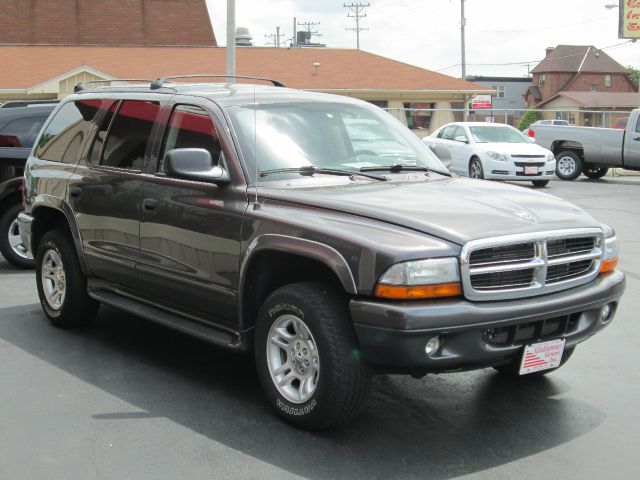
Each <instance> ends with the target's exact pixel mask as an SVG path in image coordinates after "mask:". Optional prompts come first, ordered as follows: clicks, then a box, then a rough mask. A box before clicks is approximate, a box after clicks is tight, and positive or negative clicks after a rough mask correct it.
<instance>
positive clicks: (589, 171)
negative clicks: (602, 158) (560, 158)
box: [582, 166, 609, 180]
mask: <svg viewBox="0 0 640 480" xmlns="http://www.w3.org/2000/svg"><path fill="white" fill-rule="evenodd" d="M608 171H609V169H608V168H607V167H600V168H598V167H590V166H586V167H584V171H583V172H582V173H583V174H584V176H585V177H587V178H590V179H591V180H598V179H599V178H602V177H604V176H605V175H606V174H607V172H608Z"/></svg>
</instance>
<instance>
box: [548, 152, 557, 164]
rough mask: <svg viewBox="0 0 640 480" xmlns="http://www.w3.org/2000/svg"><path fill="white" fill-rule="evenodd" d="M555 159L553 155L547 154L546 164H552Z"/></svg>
mask: <svg viewBox="0 0 640 480" xmlns="http://www.w3.org/2000/svg"><path fill="white" fill-rule="evenodd" d="M555 159H556V157H555V156H554V155H553V153H551V152H549V153H547V162H552V161H554V160H555Z"/></svg>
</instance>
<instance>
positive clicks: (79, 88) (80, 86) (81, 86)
mask: <svg viewBox="0 0 640 480" xmlns="http://www.w3.org/2000/svg"><path fill="white" fill-rule="evenodd" d="M154 81H155V80H154ZM111 82H145V83H147V82H149V83H152V80H149V79H148V78H112V79H111V80H89V81H88V82H80V83H78V84H77V85H76V86H75V87H73V93H78V92H81V91H83V90H86V89H87V87H86V84H88V83H111Z"/></svg>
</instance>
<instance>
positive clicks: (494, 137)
mask: <svg viewBox="0 0 640 480" xmlns="http://www.w3.org/2000/svg"><path fill="white" fill-rule="evenodd" d="M469 130H470V131H471V135H473V138H474V140H475V141H476V142H478V143H529V139H528V138H527V137H526V136H525V135H524V134H523V133H522V132H520V131H518V130H516V129H515V128H512V127H496V126H486V127H485V126H477V127H469Z"/></svg>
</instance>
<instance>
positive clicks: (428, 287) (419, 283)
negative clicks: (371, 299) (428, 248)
mask: <svg viewBox="0 0 640 480" xmlns="http://www.w3.org/2000/svg"><path fill="white" fill-rule="evenodd" d="M461 293H462V286H461V285H460V273H459V269H458V259H457V258H452V257H449V258H433V259H429V260H416V261H412V262H404V263H398V264H396V265H393V266H392V267H390V268H389V269H388V270H387V271H386V272H385V273H384V275H382V277H380V280H379V281H378V285H377V286H376V292H375V294H376V296H377V297H380V298H392V299H396V300H410V299H419V298H438V297H453V296H457V295H460V294H461Z"/></svg>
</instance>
